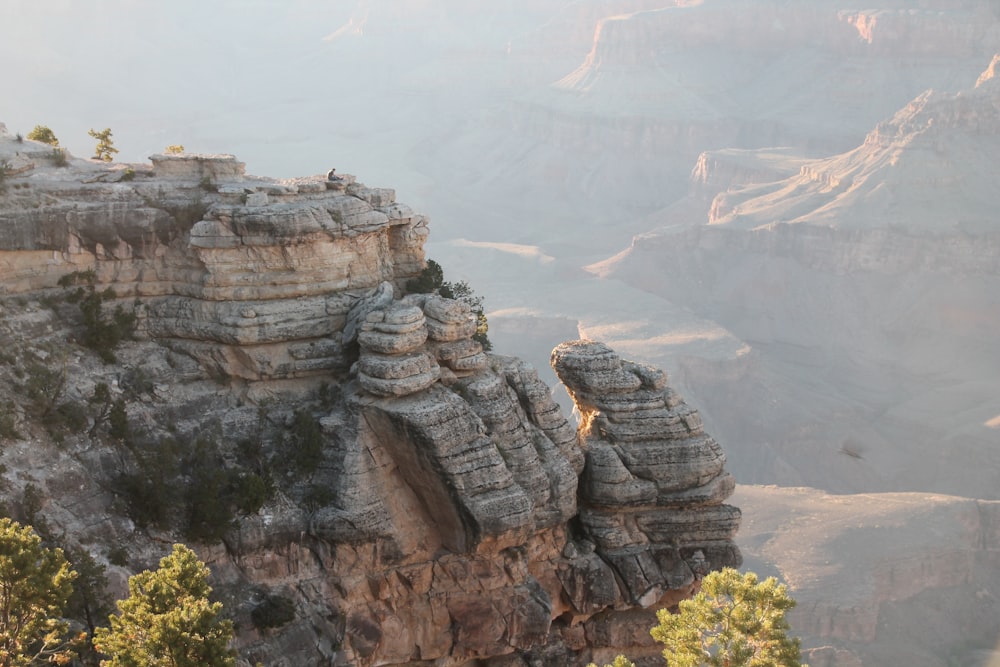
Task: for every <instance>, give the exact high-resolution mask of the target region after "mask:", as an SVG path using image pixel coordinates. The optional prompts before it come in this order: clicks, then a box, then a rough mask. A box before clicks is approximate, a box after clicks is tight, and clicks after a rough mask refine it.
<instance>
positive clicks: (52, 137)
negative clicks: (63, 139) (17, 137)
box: [28, 125, 59, 147]
mask: <svg viewBox="0 0 1000 667" xmlns="http://www.w3.org/2000/svg"><path fill="white" fill-rule="evenodd" d="M28 138H29V139H31V140H32V141H40V142H42V143H43V144H48V145H49V146H55V147H58V146H59V140H58V139H56V133H55V132H53V131H52V130H50V129H49V128H48V127H46V126H45V125H36V126H35V129H33V130H32V131H31V132H28Z"/></svg>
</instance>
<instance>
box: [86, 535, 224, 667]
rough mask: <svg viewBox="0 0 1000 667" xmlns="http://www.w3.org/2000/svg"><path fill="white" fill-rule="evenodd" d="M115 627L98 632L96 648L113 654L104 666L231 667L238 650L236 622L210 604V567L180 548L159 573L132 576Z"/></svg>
mask: <svg viewBox="0 0 1000 667" xmlns="http://www.w3.org/2000/svg"><path fill="white" fill-rule="evenodd" d="M128 590H129V595H128V597H127V598H126V599H124V600H119V601H118V612H119V613H118V614H116V615H114V616H112V617H111V627H108V628H98V629H97V631H96V632H95V634H94V646H96V647H97V649H98V650H99V651H101V652H102V653H104V654H106V655H108V656H109V657H110V659H108V660H102V661H101V667H231V666H232V665H235V664H236V651H234V650H233V649H231V648H229V643H230V641H231V640H232V638H233V624H232V622H231V621H227V620H223V619H221V618H219V613H220V612H221V610H222V603H221V602H209V600H208V595H209V593H211V591H212V589H211V588H210V587H209V585H208V568H207V567H206V566H205V564H204V563H202V562H201V561H199V560H198V557H197V556H196V555H195V553H194V552H193V551H191V550H190V549H188V548H187V547H186V546H184V545H183V544H175V545H174V549H173V553H171V554H170V555H169V556H165V557H164V558H163V559H162V560H161V561H160V567H159V569H157V570H156V571H155V572H150V571H149V570H146V571H144V572H140V573H139V574H136V575H134V576H132V577H131V578H129V582H128Z"/></svg>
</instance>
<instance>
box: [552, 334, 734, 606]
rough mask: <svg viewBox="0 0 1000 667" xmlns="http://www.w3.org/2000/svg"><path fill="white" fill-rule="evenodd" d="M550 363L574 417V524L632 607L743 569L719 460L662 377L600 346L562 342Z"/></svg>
mask: <svg viewBox="0 0 1000 667" xmlns="http://www.w3.org/2000/svg"><path fill="white" fill-rule="evenodd" d="M552 365H553V367H554V368H555V371H556V374H557V375H558V376H559V379H560V380H561V381H562V382H563V384H565V385H566V388H567V389H568V390H569V392H570V395H571V396H572V397H573V400H574V402H575V403H576V406H577V409H578V410H579V411H580V414H581V427H580V437H581V440H582V444H583V446H584V447H585V451H586V457H587V465H586V467H585V469H584V474H583V476H582V478H581V488H580V502H581V508H580V520H581V523H582V524H583V526H584V527H585V530H586V532H587V533H588V535H589V536H590V537H591V538H592V539H593V540H594V543H595V544H596V546H597V553H598V554H600V555H601V556H602V557H603V558H604V559H605V560H606V561H608V562H609V563H610V564H611V565H612V566H613V567H614V568H615V570H616V571H617V572H618V574H619V576H620V577H621V580H622V582H623V583H624V586H625V590H626V594H627V597H628V598H629V599H630V601H631V602H633V603H636V604H642V605H649V604H652V603H653V602H654V601H656V600H659V599H660V598H662V597H663V596H664V594H665V593H667V592H668V591H676V590H682V589H685V588H686V587H690V586H691V585H692V584H693V583H694V582H695V581H697V580H698V579H699V578H700V577H701V576H703V575H704V574H707V572H708V571H709V570H711V569H718V568H721V567H726V566H730V567H736V566H739V564H740V563H741V562H742V561H741V558H740V555H739V550H738V549H737V548H736V547H735V546H734V544H733V542H732V538H733V536H734V535H735V534H736V530H737V529H738V528H739V519H740V513H739V510H738V509H736V508H735V507H730V506H728V505H724V504H722V502H723V501H724V500H725V499H726V498H727V497H729V495H730V494H732V492H733V489H734V487H735V484H734V481H733V478H732V476H730V475H729V474H728V473H727V472H725V470H724V465H725V455H724V454H723V452H722V448H721V447H719V445H718V443H716V442H715V440H713V439H712V438H711V436H708V435H706V434H705V433H704V430H703V428H702V423H701V419H700V417H699V416H698V412H697V411H696V410H692V409H691V408H689V407H688V406H687V405H686V404H685V403H684V402H683V401H682V400H681V398H680V397H679V396H678V395H677V393H676V392H674V391H673V390H672V389H671V388H670V387H668V386H667V377H666V374H665V373H664V372H663V371H660V370H657V369H654V368H650V367H647V366H642V365H638V364H634V363H631V362H627V361H623V360H622V359H621V358H619V357H618V355H616V354H615V353H614V352H613V351H612V350H611V349H610V348H608V347H607V346H606V345H604V344H603V343H598V342H592V341H575V342H572V343H563V344H562V345H560V346H559V347H557V348H556V349H555V350H554V351H553V353H552Z"/></svg>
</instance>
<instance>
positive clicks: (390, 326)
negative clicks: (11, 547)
mask: <svg viewBox="0 0 1000 667" xmlns="http://www.w3.org/2000/svg"><path fill="white" fill-rule="evenodd" d="M0 157H2V158H3V159H4V160H5V161H6V164H7V169H6V171H5V173H4V179H3V183H2V185H3V194H2V196H0V278H2V284H3V295H2V296H0V307H2V309H3V313H4V320H3V325H2V326H0V336H2V340H3V342H4V348H5V350H6V351H5V353H4V356H3V364H2V367H0V394H2V399H3V400H4V401H5V405H6V415H5V417H4V420H3V426H4V428H3V429H2V430H3V434H2V435H3V438H4V440H5V441H6V445H5V449H4V454H3V463H4V465H5V466H6V467H5V469H4V473H3V480H2V484H3V487H2V488H3V492H4V495H5V497H6V499H7V501H8V505H9V507H10V508H11V510H12V511H13V513H14V514H16V515H18V516H20V517H21V518H22V519H25V520H29V521H31V522H33V523H36V524H39V525H44V526H45V530H47V531H49V533H50V534H51V535H62V537H60V538H58V539H59V540H61V541H62V543H63V544H65V545H66V546H73V547H78V548H82V549H85V550H86V551H87V552H88V553H89V554H91V556H92V557H93V558H95V559H96V560H97V562H98V563H100V564H101V565H103V566H104V567H106V568H107V572H108V574H109V580H110V584H109V589H110V592H112V593H115V594H118V595H120V594H121V593H122V588H123V585H124V581H125V579H126V577H127V576H128V574H129V573H131V572H134V571H136V570H138V569H141V568H144V567H149V566H150V565H151V564H152V563H154V562H155V560H156V559H157V558H158V557H159V555H161V553H160V552H161V551H162V545H163V544H164V543H169V542H172V541H186V542H189V543H194V544H195V545H196V546H197V548H198V551H199V554H200V555H201V557H202V558H203V559H205V560H206V561H207V562H208V563H209V564H210V566H211V567H212V569H213V576H214V582H215V586H216V589H217V591H218V592H219V595H220V597H221V598H222V599H223V601H224V602H225V604H226V609H227V610H228V613H229V614H230V615H231V616H232V617H233V618H234V619H235V620H236V622H237V625H238V627H239V628H240V631H239V635H238V645H239V650H240V660H241V661H243V662H244V663H245V664H254V663H257V662H264V663H265V664H289V665H291V664H295V665H320V664H324V665H326V664H343V665H346V664H351V665H419V664H436V665H467V664H486V665H495V666H499V665H528V664H556V663H558V664H566V665H569V664H586V663H587V662H588V661H590V660H598V661H601V660H604V659H605V658H606V657H608V656H611V657H613V655H614V654H615V653H617V652H620V651H621V650H629V651H630V652H631V653H632V654H633V655H635V656H637V657H639V658H642V657H643V656H647V657H649V656H657V655H658V650H657V649H656V648H655V647H654V646H652V640H651V639H650V638H649V636H648V632H647V631H648V628H649V627H650V626H651V625H652V624H653V622H654V615H653V611H654V610H655V609H656V608H659V607H663V606H671V605H674V604H676V602H677V601H678V600H680V599H682V598H683V597H685V596H686V595H689V594H690V593H691V591H692V590H694V589H695V588H696V586H697V581H698V580H699V579H700V577H701V576H703V575H704V574H705V573H707V572H708V571H710V570H711V569H715V568H720V567H723V566H727V565H738V564H739V563H740V562H741V556H740V554H739V551H738V549H737V548H736V547H735V545H734V544H733V535H734V534H735V532H736V530H737V528H738V525H739V519H740V514H739V510H737V509H736V508H734V507H731V506H728V505H725V504H723V501H724V500H725V499H726V498H727V497H728V496H729V495H730V494H731V493H732V491H733V488H734V483H733V479H732V477H731V476H730V475H729V474H728V473H726V472H725V469H724V465H725V456H724V454H723V452H722V450H721V448H720V447H719V445H718V443H716V442H715V441H714V440H713V439H712V438H711V437H710V436H708V435H707V434H705V433H704V430H703V427H702V423H701V420H700V417H699V416H698V413H697V411H696V410H694V409H692V408H690V407H689V406H687V405H686V404H685V403H684V402H683V400H681V398H680V397H679V396H678V395H677V393H676V392H674V391H673V390H672V389H671V388H670V387H669V386H668V385H667V378H666V375H665V374H664V373H663V372H662V371H659V370H657V369H653V368H649V367H646V366H641V365H637V364H633V363H630V362H627V361H624V360H622V359H621V358H620V357H618V355H616V354H615V353H614V352H613V351H612V350H611V349H610V348H608V347H607V346H604V345H602V344H600V343H596V342H592V341H575V342H572V343H566V344H563V345H561V346H559V347H558V348H557V349H556V350H555V351H554V353H553V365H554V368H555V370H556V372H557V373H558V375H559V377H560V378H561V379H562V380H563V382H565V384H566V386H567V388H568V389H569V390H570V392H571V394H572V396H573V397H574V400H575V401H576V404H577V409H578V410H579V411H580V413H581V415H582V424H581V426H580V427H579V428H575V427H574V426H573V425H571V424H570V422H569V421H568V420H567V418H566V417H565V416H564V414H563V413H562V411H561V409H560V408H559V406H558V405H557V404H556V403H555V402H554V401H553V399H552V396H551V391H550V388H549V387H547V386H546V385H545V384H544V383H542V382H541V381H540V380H539V379H538V375H537V373H536V372H535V369H533V368H532V367H530V366H529V365H527V364H525V363H524V362H522V361H520V360H519V359H517V358H515V357H509V356H501V355H497V354H488V353H486V352H484V351H483V349H482V347H481V345H480V344H479V343H478V342H476V341H475V340H473V335H474V334H475V332H476V319H475V315H474V314H473V313H472V312H470V309H469V307H468V305H466V304H463V303H462V302H460V301H455V300H452V299H446V298H443V297H440V296H438V295H436V294H408V293H406V288H407V282H408V280H409V279H411V278H413V277H415V276H417V275H418V274H419V273H420V271H421V270H422V268H423V266H424V255H423V242H424V240H425V238H426V236H427V229H428V228H427V219H426V218H425V217H424V216H422V215H419V214H417V213H414V212H413V211H412V210H411V209H410V208H409V207H407V206H406V205H405V204H402V203H399V202H396V201H395V194H394V192H393V191H392V190H390V189H386V188H369V187H366V186H364V185H362V184H361V183H358V182H357V181H356V180H355V179H354V178H353V177H348V178H346V179H345V180H343V181H340V182H329V181H327V180H326V179H325V178H324V177H321V176H316V177H309V178H300V179H289V180H275V179H267V178H261V177H254V176H249V175H247V174H246V173H245V170H244V166H243V164H242V163H240V162H239V161H238V160H236V158H234V157H233V156H206V155H154V156H153V157H152V158H151V164H148V165H147V164H142V165H139V164H135V165H120V164H105V163H100V162H94V161H89V160H79V159H75V158H72V156H68V155H64V158H65V159H60V158H59V157H58V155H56V154H55V153H54V152H53V150H52V149H51V148H50V147H47V146H44V145H41V144H38V143H36V142H31V141H24V140H19V139H18V138H14V137H11V136H10V135H9V134H7V133H6V132H3V133H2V134H0ZM112 313H113V315H112ZM112 323H114V325H115V326H118V325H121V327H122V330H121V331H119V330H118V329H113V328H109V327H112ZM126 324H128V325H130V326H129V327H126V326H125V325H126ZM112 331H114V332H115V336H111V335H110V333H109V332H112ZM112 338H113V340H109V339H112ZM130 339H131V340H130ZM98 342H100V343H101V344H102V345H105V347H95V345H96V344H97V343H98ZM95 350H100V351H101V354H97V353H95ZM46 379H48V380H52V382H50V383H49V384H45V382H46V381H47V380H46ZM39 383H41V384H42V385H44V386H45V387H48V394H46V393H45V391H41V392H40V391H39V390H38V386H39ZM46 396H48V398H46ZM113 411H117V412H116V413H115V414H116V415H117V417H111V416H110V415H111V414H112V412H113ZM251 491H253V493H251ZM251 501H252V502H251ZM275 600H283V601H286V602H285V603H283V604H290V607H288V608H290V609H291V611H290V612H289V613H287V614H285V615H278V616H280V618H276V617H275V613H271V615H267V614H263V613H262V612H261V610H262V609H272V610H273V609H274V608H275V607H274V606H273V605H274V601H275ZM268 605H272V606H270V607H269V606H268ZM278 606H279V607H282V605H278ZM282 608H284V607H282ZM286 611H287V608H286Z"/></svg>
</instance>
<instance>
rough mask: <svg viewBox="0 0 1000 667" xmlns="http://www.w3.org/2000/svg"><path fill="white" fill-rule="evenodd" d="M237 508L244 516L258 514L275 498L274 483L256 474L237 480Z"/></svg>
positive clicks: (240, 477) (250, 473)
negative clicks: (265, 504)
mask: <svg viewBox="0 0 1000 667" xmlns="http://www.w3.org/2000/svg"><path fill="white" fill-rule="evenodd" d="M234 495H235V502H236V508H237V509H238V510H239V511H240V512H241V513H243V514H245V515H249V514H256V513H257V512H259V511H260V508H261V507H263V506H264V503H266V502H267V501H268V500H271V498H273V497H274V482H273V481H272V480H271V479H270V478H265V477H262V476H260V475H258V474H257V473H255V472H249V473H245V474H242V475H239V476H238V477H237V478H236V490H235V494H234Z"/></svg>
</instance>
